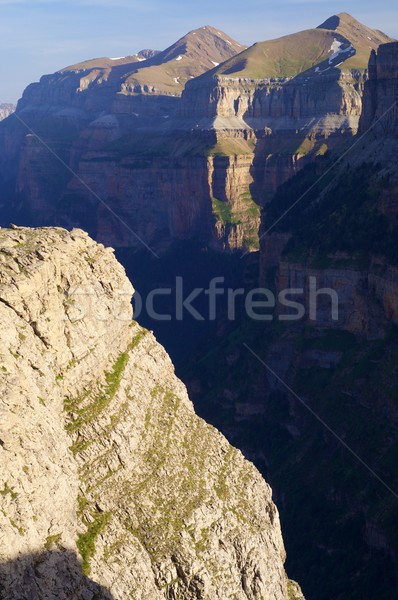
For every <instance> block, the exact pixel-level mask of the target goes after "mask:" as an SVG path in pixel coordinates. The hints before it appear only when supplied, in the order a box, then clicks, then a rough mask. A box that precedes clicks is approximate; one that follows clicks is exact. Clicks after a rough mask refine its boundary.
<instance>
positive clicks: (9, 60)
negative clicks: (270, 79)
mask: <svg viewBox="0 0 398 600" xmlns="http://www.w3.org/2000/svg"><path fill="white" fill-rule="evenodd" d="M339 12H348V13H350V14H352V15H353V16H354V17H355V18H357V19H358V20H359V21H362V22H363V23H365V24H366V25H368V26H369V27H372V28H374V29H380V30H382V31H384V32H385V33H387V34H388V35H390V36H391V37H394V38H398V6H397V0H377V1H376V2H375V1H374V0H346V1H345V2H340V1H335V2H334V1H330V0H306V1H303V0H200V1H199V2H188V3H187V2H186V0H185V1H183V0H68V1H64V0H0V56H1V59H0V82H1V83H0V102H16V101H17V100H18V98H20V96H21V95H22V92H23V90H24V88H25V87H26V86H27V85H28V84H29V83H31V82H33V81H38V80H39V79H40V77H41V75H44V74H47V73H53V72H54V71H57V70H59V69H61V68H63V67H65V66H67V65H70V64H74V63H76V62H80V61H82V60H84V59H88V58H94V57H99V56H110V57H113V56H126V55H128V54H134V53H135V52H138V51H139V50H141V49H143V48H153V49H156V50H164V49H165V48H167V47H168V46H170V45H171V44H172V43H174V42H175V41H176V40H178V39H179V38H180V37H182V36H183V35H185V34H186V33H187V32H188V31H191V30H192V29H196V28H198V27H201V26H204V25H213V26H214V27H216V28H217V29H222V30H223V31H224V32H225V33H228V34H229V35H230V36H231V37H233V38H234V39H236V40H237V41H238V42H240V43H242V44H246V45H251V44H253V43H254V42H256V41H263V40H267V39H272V38H275V37H279V36H281V35H287V34H289V33H294V32H295V31H299V30H302V29H308V28H310V27H316V26H317V25H320V24H321V23H322V22H323V21H325V20H326V19H327V18H328V17H330V16H331V15H334V14H336V13H339Z"/></svg>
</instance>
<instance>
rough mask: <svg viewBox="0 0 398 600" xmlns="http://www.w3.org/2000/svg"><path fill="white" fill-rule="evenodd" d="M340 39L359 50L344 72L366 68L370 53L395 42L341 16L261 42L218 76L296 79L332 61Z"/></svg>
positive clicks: (345, 16) (233, 61)
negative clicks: (318, 25) (336, 42)
mask: <svg viewBox="0 0 398 600" xmlns="http://www.w3.org/2000/svg"><path fill="white" fill-rule="evenodd" d="M341 36H342V37H343V38H345V39H346V40H347V41H348V42H349V43H352V45H353V46H354V48H355V49H356V54H355V56H353V57H352V58H350V59H348V60H346V61H345V62H344V63H343V65H342V67H341V68H342V70H349V69H365V68H366V67H367V65H368V61H369V55H370V52H371V50H372V49H377V48H378V46H379V45H380V44H383V43H387V42H389V41H392V40H391V38H389V37H388V36H386V35H385V34H383V33H381V32H379V31H375V30H373V29H369V28H368V27H366V26H365V25H362V23H359V21H356V20H355V19H354V18H353V17H351V16H350V15H347V14H346V13H341V14H340V15H336V16H335V17H331V18H330V19H328V20H327V21H325V23H323V24H322V25H321V26H320V27H318V28H317V29H308V30H306V31H301V32H299V33H295V34H292V35H287V36H284V37H281V38H277V39H275V40H270V41H266V42H258V43H257V44H254V46H251V47H250V48H248V49H247V50H245V51H244V52H241V53H240V54H239V55H237V56H235V57H233V58H232V59H230V60H228V61H227V62H226V63H224V64H223V65H221V66H220V67H219V68H218V69H217V71H216V73H217V74H218V75H232V76H234V77H249V78H253V79H262V78H267V77H294V76H295V75H298V74H299V73H302V72H304V71H306V70H308V69H311V68H312V67H314V66H316V65H318V64H320V63H321V62H322V61H324V60H327V59H328V58H330V56H331V46H332V43H333V41H334V40H335V39H339V40H341Z"/></svg>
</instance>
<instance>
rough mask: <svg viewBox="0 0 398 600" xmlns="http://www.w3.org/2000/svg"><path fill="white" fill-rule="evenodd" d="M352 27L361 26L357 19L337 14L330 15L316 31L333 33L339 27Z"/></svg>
mask: <svg viewBox="0 0 398 600" xmlns="http://www.w3.org/2000/svg"><path fill="white" fill-rule="evenodd" d="M343 24H346V25H353V24H358V25H362V23H360V22H359V21H357V19H355V18H354V17H353V16H352V15H350V14H349V13H346V12H341V13H338V14H337V15H332V16H331V17H329V18H328V19H326V21H324V22H323V23H321V25H318V27H317V29H329V30H332V31H335V30H337V29H338V27H339V26H340V25H343Z"/></svg>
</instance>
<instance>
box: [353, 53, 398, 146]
mask: <svg viewBox="0 0 398 600" xmlns="http://www.w3.org/2000/svg"><path fill="white" fill-rule="evenodd" d="M397 80H398V42H392V43H390V44H383V45H382V46H380V48H379V49H378V51H377V53H376V52H375V51H373V52H372V55H371V58H370V61H369V80H368V81H367V83H366V86H365V93H364V107H363V114H362V117H361V122H360V129H361V132H362V133H363V132H365V131H367V130H368V129H369V128H370V127H372V126H373V131H374V133H375V135H377V136H378V137H386V135H387V136H391V135H393V134H396V133H397V132H398V108H397V105H396V103H397V100H398V95H397ZM384 115H385V116H384ZM380 119H381V121H380ZM376 121H380V122H379V123H377V124H376Z"/></svg>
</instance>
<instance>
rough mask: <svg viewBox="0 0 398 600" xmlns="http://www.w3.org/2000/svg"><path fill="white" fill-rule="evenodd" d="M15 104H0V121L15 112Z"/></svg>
mask: <svg viewBox="0 0 398 600" xmlns="http://www.w3.org/2000/svg"><path fill="white" fill-rule="evenodd" d="M15 108H16V107H15V104H4V103H3V104H0V121H3V120H4V119H6V118H7V117H9V116H10V115H11V114H12V113H13V112H14V111H15Z"/></svg>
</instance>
